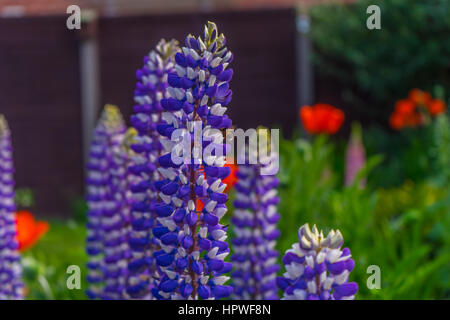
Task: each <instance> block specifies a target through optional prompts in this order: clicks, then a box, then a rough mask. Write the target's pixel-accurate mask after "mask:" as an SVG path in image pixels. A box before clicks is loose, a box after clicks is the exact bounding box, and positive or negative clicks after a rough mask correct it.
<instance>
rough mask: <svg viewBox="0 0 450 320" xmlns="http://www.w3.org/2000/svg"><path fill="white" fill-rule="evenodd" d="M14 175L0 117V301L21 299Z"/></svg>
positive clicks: (8, 139) (7, 132) (7, 137)
mask: <svg viewBox="0 0 450 320" xmlns="http://www.w3.org/2000/svg"><path fill="white" fill-rule="evenodd" d="M13 174H14V165H13V155H12V145H11V133H10V130H9V127H8V123H7V122H6V119H5V118H4V117H3V115H0V300H11V299H14V300H16V299H23V298H24V295H23V283H22V267H21V264H20V255H19V251H18V247H19V245H18V242H17V229H16V216H15V213H16V205H15V201H14V200H15V193H14V179H13Z"/></svg>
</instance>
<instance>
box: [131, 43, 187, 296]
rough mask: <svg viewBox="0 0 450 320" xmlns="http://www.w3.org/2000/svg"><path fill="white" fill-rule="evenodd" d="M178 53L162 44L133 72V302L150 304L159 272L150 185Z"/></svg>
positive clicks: (158, 176)
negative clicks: (163, 114)
mask: <svg viewBox="0 0 450 320" xmlns="http://www.w3.org/2000/svg"><path fill="white" fill-rule="evenodd" d="M178 50H179V48H178V43H177V41H175V40H171V41H169V42H167V41H165V40H164V39H162V40H161V41H160V42H159V43H158V44H157V46H156V48H155V50H152V51H151V52H150V53H149V54H148V55H147V56H145V58H144V66H143V67H142V68H141V69H139V70H138V71H137V72H136V76H137V79H138V82H137V84H136V90H135V93H134V100H135V102H136V105H135V106H134V114H133V116H132V117H131V123H132V125H133V128H134V129H135V130H136V132H137V135H136V136H135V137H134V140H135V143H133V144H132V145H131V149H132V150H133V152H134V155H133V161H132V164H131V165H130V167H129V173H130V175H131V176H132V177H133V183H132V185H131V192H132V196H131V224H132V230H131V235H130V239H129V244H130V249H131V254H132V259H131V260H130V263H129V264H128V270H129V279H128V283H127V294H128V295H129V296H130V297H131V298H133V299H152V298H153V296H152V293H151V289H152V288H153V287H154V281H155V280H154V278H155V274H156V273H157V272H158V270H157V268H156V264H155V261H154V259H153V253H154V252H155V251H158V250H161V246H160V245H159V243H158V241H156V239H155V238H154V237H153V234H152V229H153V228H154V227H156V226H158V225H159V222H158V221H157V215H156V212H155V205H156V202H157V201H158V199H159V196H158V190H157V189H156V186H155V183H156V182H157V181H159V180H160V179H161V173H160V172H159V171H158V168H159V167H160V165H159V164H158V158H159V157H160V156H161V154H162V152H163V146H162V144H161V136H160V133H159V132H158V130H157V125H158V124H161V123H163V120H162V113H163V111H164V109H163V108H162V106H161V100H162V99H163V98H165V97H167V96H168V93H167V92H166V90H167V87H168V83H167V78H168V75H169V74H170V73H172V72H173V71H174V65H175V63H174V55H175V53H176V52H177V51H178ZM164 123H165V122H164ZM156 278H159V277H156Z"/></svg>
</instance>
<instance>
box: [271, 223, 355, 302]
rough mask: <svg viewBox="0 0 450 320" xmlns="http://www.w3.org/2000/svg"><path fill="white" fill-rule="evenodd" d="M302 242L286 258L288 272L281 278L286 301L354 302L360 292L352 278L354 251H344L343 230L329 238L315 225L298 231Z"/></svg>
mask: <svg viewBox="0 0 450 320" xmlns="http://www.w3.org/2000/svg"><path fill="white" fill-rule="evenodd" d="M298 239H299V242H298V243H295V244H293V245H292V248H291V249H289V250H287V251H286V254H285V255H284V257H283V264H284V265H285V267H286V272H285V273H284V275H283V277H278V278H277V285H278V287H279V288H280V289H281V290H283V292H284V297H283V299H285V300H344V299H347V300H348V299H354V297H355V294H356V292H357V291H358V285H357V284H356V283H355V282H348V276H349V274H350V272H351V271H352V270H353V268H354V267H355V262H354V261H353V259H351V253H350V249H348V248H344V249H341V247H342V245H343V243H344V238H343V237H342V234H341V232H340V231H339V230H337V231H334V230H331V231H330V232H329V233H328V235H327V236H326V237H325V236H324V235H323V232H322V231H320V232H319V230H318V229H317V227H316V226H315V225H314V226H313V228H312V229H310V228H309V225H308V224H305V225H303V226H302V227H301V228H300V229H299V231H298Z"/></svg>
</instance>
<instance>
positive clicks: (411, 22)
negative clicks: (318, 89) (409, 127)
mask: <svg viewBox="0 0 450 320" xmlns="http://www.w3.org/2000/svg"><path fill="white" fill-rule="evenodd" d="M372 4H376V5H378V6H379V7H380V9H381V30H368V29H367V27H366V19H367V18H368V17H369V15H368V14H367V13H366V9H367V7H368V6H369V5H372ZM310 16H311V20H312V28H311V38H312V41H313V43H314V46H315V48H316V49H317V50H315V52H314V56H313V57H314V61H315V62H316V65H317V66H318V71H319V73H320V74H322V75H327V76H331V77H332V78H334V79H335V80H337V81H338V82H339V83H340V84H342V88H343V90H342V98H343V100H344V102H345V103H346V105H347V107H348V110H350V111H351V113H352V116H354V117H355V118H357V119H358V118H359V119H361V118H366V119H368V118H369V117H370V120H371V121H373V120H374V119H378V120H380V121H382V122H384V123H387V115H388V114H389V113H390V111H391V110H392V108H393V103H394V102H395V101H396V100H398V99H400V98H403V97H404V96H405V95H406V94H407V92H408V91H409V90H410V89H411V88H414V87H417V88H421V89H425V90H431V89H432V88H433V87H434V85H436V84H441V85H443V86H444V88H445V89H447V90H448V89H449V88H450V77H449V71H450V42H449V41H447V37H448V34H449V33H450V1H448V0H384V1H377V2H376V3H374V1H371V0H360V1H356V2H355V3H353V4H348V5H341V4H326V5H320V6H314V7H312V9H311V10H310Z"/></svg>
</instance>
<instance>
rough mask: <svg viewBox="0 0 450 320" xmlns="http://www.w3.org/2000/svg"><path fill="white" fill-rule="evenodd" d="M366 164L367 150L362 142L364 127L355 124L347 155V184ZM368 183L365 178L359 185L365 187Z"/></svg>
mask: <svg viewBox="0 0 450 320" xmlns="http://www.w3.org/2000/svg"><path fill="white" fill-rule="evenodd" d="M365 164H366V150H365V149H364V145H363V142H362V129H361V125H359V124H354V125H353V128H352V134H351V136H350V140H349V142H348V145H347V150H346V155H345V185H346V186H349V185H351V184H352V183H353V182H354V180H355V178H356V176H357V174H358V172H359V171H360V170H361V169H362V168H363V167H364V165H365ZM365 184H366V181H365V180H361V181H360V184H359V187H360V188H364V186H365Z"/></svg>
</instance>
